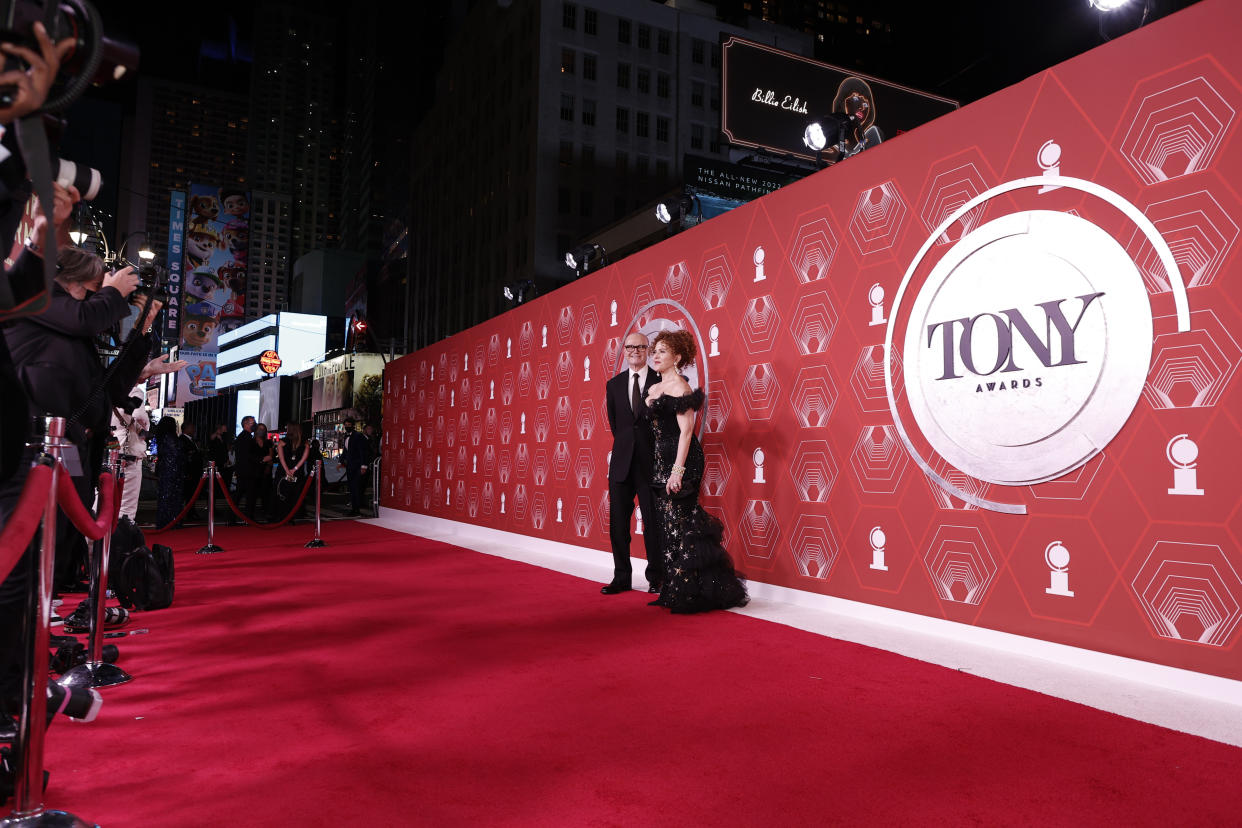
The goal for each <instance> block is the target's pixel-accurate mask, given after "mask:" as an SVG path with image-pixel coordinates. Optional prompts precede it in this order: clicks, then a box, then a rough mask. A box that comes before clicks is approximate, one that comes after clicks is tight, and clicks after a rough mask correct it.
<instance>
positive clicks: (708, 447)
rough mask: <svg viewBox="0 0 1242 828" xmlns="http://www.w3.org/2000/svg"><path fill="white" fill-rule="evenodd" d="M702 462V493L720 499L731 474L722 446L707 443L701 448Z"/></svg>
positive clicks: (727, 457) (730, 467)
mask: <svg viewBox="0 0 1242 828" xmlns="http://www.w3.org/2000/svg"><path fill="white" fill-rule="evenodd" d="M703 461H704V462H703V482H702V487H703V488H702V492H703V494H705V495H707V496H708V497H720V496H721V495H723V494H724V493H725V489H726V488H728V486H729V477H730V475H732V473H733V467H732V465H731V464H730V463H729V454H728V452H727V451H725V447H724V446H722V445H719V444H712V443H707V444H704V446H703Z"/></svg>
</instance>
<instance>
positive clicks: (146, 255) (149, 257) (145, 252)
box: [70, 230, 155, 262]
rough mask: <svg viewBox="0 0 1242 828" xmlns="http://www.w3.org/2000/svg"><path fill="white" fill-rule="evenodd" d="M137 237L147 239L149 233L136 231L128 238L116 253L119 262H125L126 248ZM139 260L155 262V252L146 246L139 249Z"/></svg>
mask: <svg viewBox="0 0 1242 828" xmlns="http://www.w3.org/2000/svg"><path fill="white" fill-rule="evenodd" d="M70 236H71V237H72V234H70ZM137 236H141V237H142V238H144V239H145V238H146V236H147V232H146V231H145V230H135V231H134V232H133V233H130V234H129V235H128V236H126V237H125V241H123V242H121V248H120V250H118V251H116V255H115V257H114V258H115V260H116V261H118V262H119V261H123V260H124V258H125V248H126V247H128V246H129V243H130V242H131V241H133V240H134V238H135V237H137ZM138 258H140V259H142V260H143V261H144V262H150V261H153V260H154V259H155V251H154V250H152V249H151V247H150V245H146V244H144V245H143V246H142V247H140V248H138Z"/></svg>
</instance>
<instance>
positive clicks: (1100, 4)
mask: <svg viewBox="0 0 1242 828" xmlns="http://www.w3.org/2000/svg"><path fill="white" fill-rule="evenodd" d="M1129 2H1130V0H1087V3H1088V5H1090V6H1091V8H1093V9H1098V10H1100V11H1102V12H1110V11H1116V10H1117V9H1119V8H1121V7H1122V6H1125V5H1127V4H1128V3H1129Z"/></svg>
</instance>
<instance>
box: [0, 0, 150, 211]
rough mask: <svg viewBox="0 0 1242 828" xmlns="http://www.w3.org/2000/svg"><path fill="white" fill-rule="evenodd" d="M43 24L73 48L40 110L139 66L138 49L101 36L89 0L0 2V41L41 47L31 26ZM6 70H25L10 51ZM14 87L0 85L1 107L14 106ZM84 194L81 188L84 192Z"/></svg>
mask: <svg viewBox="0 0 1242 828" xmlns="http://www.w3.org/2000/svg"><path fill="white" fill-rule="evenodd" d="M37 22H42V23H43V25H44V26H45V27H46V28H47V35H48V37H49V38H50V39H51V41H52V42H53V43H57V42H59V41H61V40H64V39H65V38H67V37H71V38H73V40H74V44H73V49H72V51H71V52H70V53H69V55H68V57H66V58H65V59H64V61H62V63H61V67H60V72H59V73H58V74H57V77H56V83H55V84H53V86H52V89H51V90H50V91H49V93H48V97H47V100H46V101H45V102H44V104H43V107H42V111H44V112H59V111H62V110H64V109H65V108H66V107H67V106H69V104H71V103H73V102H74V101H75V100H76V99H77V98H78V96H79V95H81V94H82V93H83V92H84V91H85V90H86V87H88V86H90V85H91V84H102V83H106V82H108V81H115V80H120V79H121V78H122V77H124V76H125V75H127V74H129V73H130V72H132V71H134V70H135V69H137V68H138V47H136V46H134V45H133V44H131V43H126V42H125V41H122V40H116V39H112V38H108V37H105V36H104V30H103V20H102V19H101V18H100V16H99V12H98V11H97V10H96V9H95V7H94V6H92V5H91V4H90V3H89V2H87V0H0V42H5V43H13V44H16V45H18V46H25V47H26V48H28V49H33V50H34V51H36V52H37V51H38V50H39V41H38V40H37V39H36V38H35V36H34V24H35V23H37ZM4 68H5V70H6V71H7V70H11V69H19V68H24V67H23V66H22V65H21V61H20V60H19V59H18V58H16V57H14V56H12V55H9V56H7V57H6V58H5V62H4ZM16 95H17V88H16V87H15V86H0V107H9V106H12V105H13V102H14V99H15V97H16ZM82 192H83V194H85V191H82Z"/></svg>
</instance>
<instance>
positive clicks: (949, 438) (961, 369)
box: [868, 173, 1190, 594]
mask: <svg viewBox="0 0 1242 828" xmlns="http://www.w3.org/2000/svg"><path fill="white" fill-rule="evenodd" d="M1049 186H1053V187H1058V188H1066V189H1073V190H1078V191H1081V192H1084V193H1087V194H1088V195H1090V196H1093V197H1095V198H1096V199H1098V200H1102V201H1105V202H1107V203H1108V204H1109V205H1111V206H1112V207H1113V208H1116V210H1118V211H1120V212H1121V213H1123V214H1124V215H1125V217H1126V218H1127V219H1129V221H1130V222H1131V223H1133V224H1134V225H1136V226H1137V227H1138V228H1139V230H1140V231H1142V233H1143V234H1144V235H1145V236H1146V237H1147V241H1148V243H1149V244H1150V245H1151V247H1152V248H1153V249H1154V250H1155V252H1156V254H1157V256H1158V258H1159V260H1160V262H1161V264H1162V265H1163V266H1164V268H1165V271H1166V273H1167V275H1168V276H1169V284H1170V285H1171V287H1172V293H1173V298H1174V304H1175V306H1176V311H1177V326H1178V330H1179V331H1186V330H1189V329H1190V309H1189V305H1188V303H1187V299H1186V289H1185V286H1184V284H1183V283H1182V281H1181V278H1180V274H1179V273H1178V270H1177V264H1176V262H1175V261H1174V259H1173V253H1172V251H1171V250H1170V249H1169V246H1168V244H1167V243H1166V242H1165V241H1164V239H1163V238H1162V237H1161V236H1160V234H1159V233H1158V232H1157V231H1156V229H1155V226H1154V225H1152V223H1151V222H1150V220H1148V219H1147V217H1146V216H1144V215H1143V214H1142V212H1141V211H1139V210H1138V208H1137V207H1135V206H1134V205H1132V204H1130V203H1129V202H1128V201H1126V200H1125V199H1123V198H1121V197H1120V196H1118V195H1117V194H1116V193H1113V192H1112V191H1110V190H1107V189H1105V188H1103V187H1100V186H1099V185H1097V184H1094V183H1092V182H1089V181H1082V180H1080V179H1075V178H1067V177H1064V176H1059V175H1055V174H1051V173H1046V174H1045V175H1042V176H1037V177H1031V178H1024V179H1019V180H1017V181H1011V182H1008V183H1006V184H1002V185H1000V186H998V187H994V188H992V189H991V190H988V191H986V192H984V193H982V194H980V195H978V196H976V197H974V198H973V199H971V200H970V201H968V202H966V203H965V204H963V205H962V206H961V207H959V208H958V209H957V210H956V211H954V212H953V213H952V214H951V215H950V216H948V217H947V218H946V219H945V220H944V222H943V223H942V224H941V225H940V226H939V227H937V228H936V229H935V230H934V231H933V232H932V233H931V234H930V236H929V237H928V239H927V241H926V242H924V244H923V246H922V248H921V249H920V250H919V252H918V254H917V255H916V256H915V258H914V261H913V262H911V264H910V266H909V268H908V269H907V270H906V273H905V276H904V278H903V279H902V283H901V286H900V288H899V289H898V291H897V295H896V298H895V300H894V302H893V305H892V307H891V308H889V313H888V328H887V334H886V338H885V346H886V348H888V349H890V352H891V349H892V348H893V347H899V348H901V356H902V359H903V363H904V366H905V370H904V372H903V374H902V380H901V381H902V383H903V385H902V388H901V390H903V391H904V392H905V393H904V400H903V403H904V404H903V405H902V406H899V405H898V393H897V392H898V389H896V388H894V386H893V382H894V380H893V375H892V367H891V366H892V360H885V361H884V364H885V375H884V380H885V388H886V391H887V394H888V403H889V409H890V411H891V412H892V415H893V423H894V426H895V428H896V430H897V433H898V436H899V437H900V438H901V441H902V443H903V444H904V445H905V447H906V450H907V451H908V452H909V454H910V456H911V457H912V458H913V459H914V460H915V462H916V463H918V464H919V466H920V467H921V468H922V469H923V471H924V473H925V474H927V476H928V478H929V479H930V480H932V481H934V482H935V483H936V484H937V485H938V486H939V487H940V488H941V489H943V490H944V491H945V492H946V493H947V494H949V495H951V496H953V497H955V498H958V499H960V500H963V501H966V502H967V503H971V504H973V505H975V506H978V507H980V508H984V509H991V510H994V511H999V512H1010V513H1024V512H1025V511H1026V507H1025V506H1024V505H1023V504H1021V503H1007V502H999V501H991V500H987V499H985V498H984V497H982V496H979V495H976V494H973V493H970V492H967V491H963V490H962V488H960V487H959V486H957V485H955V484H954V483H952V482H951V481H950V480H949V479H948V477H947V476H945V475H941V474H939V473H937V472H936V471H934V470H933V469H932V468H931V466H930V464H929V462H928V460H927V457H926V456H925V455H926V454H928V453H930V452H934V453H935V454H939V455H940V456H941V458H943V459H944V460H945V461H947V462H948V463H949V465H951V466H953V467H954V468H956V469H957V470H958V471H960V472H963V473H965V474H967V475H969V476H971V477H974V478H976V479H978V480H983V481H987V482H989V483H995V484H999V485H1002V486H1028V485H1033V484H1037V483H1042V482H1045V481H1048V480H1053V479H1055V478H1058V477H1060V476H1062V475H1064V474H1066V473H1067V472H1070V471H1073V470H1074V469H1076V468H1078V467H1079V466H1081V465H1083V464H1084V463H1086V462H1087V461H1089V460H1090V459H1091V458H1092V457H1094V456H1095V455H1096V454H1098V453H1099V452H1100V451H1102V450H1103V449H1104V447H1105V446H1107V445H1108V444H1109V442H1110V441H1111V440H1112V439H1113V438H1114V437H1115V436H1116V435H1117V432H1118V431H1120V430H1121V428H1122V426H1123V425H1124V424H1125V422H1126V420H1128V419H1129V417H1130V413H1131V412H1132V411H1133V410H1134V406H1135V404H1136V403H1137V402H1138V399H1139V395H1140V394H1141V392H1142V390H1143V383H1144V381H1145V379H1146V376H1147V371H1148V368H1149V365H1150V362H1151V353H1152V329H1153V323H1152V312H1151V306H1150V304H1149V300H1148V295H1147V290H1146V289H1145V287H1144V284H1143V278H1142V276H1141V275H1140V272H1139V269H1138V267H1137V266H1136V265H1135V263H1134V262H1133V261H1132V260H1131V258H1130V255H1129V254H1128V253H1127V252H1126V250H1125V249H1124V248H1123V247H1122V246H1121V245H1120V244H1119V243H1118V242H1117V241H1116V239H1115V238H1114V235H1115V233H1116V231H1115V230H1114V232H1113V233H1109V232H1106V231H1105V230H1103V229H1101V228H1100V227H1098V226H1097V225H1095V224H1093V223H1092V222H1091V221H1089V220H1088V219H1086V218H1082V217H1080V216H1078V215H1075V214H1071V213H1062V212H1056V211H1049V210H1025V211H1022V212H1016V213H1010V214H1008V215H1004V216H1001V217H999V218H996V219H993V220H991V221H989V222H987V223H986V224H983V225H982V226H980V227H978V228H976V229H975V230H973V231H971V232H970V233H967V234H966V235H965V236H963V237H962V238H961V239H960V240H959V241H958V242H957V243H956V244H954V245H953V246H952V248H950V249H949V250H948V252H946V253H944V255H943V256H942V257H941V258H940V260H939V261H938V262H936V263H935V264H934V265H933V266H932V267H931V269H930V272H927V275H926V277H925V278H923V280H922V283H921V284H920V285H918V286H917V287H916V286H915V285H913V284H912V282H913V280H914V277H915V274H916V272H920V270H919V269H920V265H921V263H922V261H923V259H924V258H925V257H926V256H927V254H928V253H929V252H930V250H931V249H932V247H933V245H934V244H935V241H936V239H938V238H943V237H945V234H946V233H947V231H949V230H950V228H951V227H952V225H953V224H954V223H955V222H958V221H959V220H961V219H962V218H963V217H964V216H966V214H967V213H968V212H970V211H971V210H974V209H976V208H979V207H980V206H981V205H982V204H984V203H985V202H986V201H988V200H989V199H992V198H995V197H997V196H1000V195H1006V194H1009V193H1012V192H1014V191H1016V190H1022V189H1026V188H1032V187H1045V188H1046V187H1049ZM1011 198H1012V196H1011ZM1087 203H1088V204H1090V202H1087ZM1086 214H1087V215H1090V212H1087V213H1086ZM924 272H925V271H924ZM907 293H910V294H913V296H912V299H906V295H907ZM868 298H869V299H871V300H872V303H873V307H875V306H876V304H878V303H877V302H876V300H877V299H880V300H882V299H883V296H882V294H880V295H878V296H869V297H868ZM903 300H905V301H906V304H905V307H904V308H903V307H902V304H903ZM907 308H908V311H907V310H906V309H907ZM881 312H882V311H881ZM907 429H916V430H915V431H914V435H915V436H918V437H921V440H920V447H918V448H916V445H915V442H914V440H913V439H912V437H911V433H910V432H909V431H907ZM1170 457H1172V455H1171V454H1170ZM1058 594H1060V593H1058Z"/></svg>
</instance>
